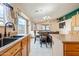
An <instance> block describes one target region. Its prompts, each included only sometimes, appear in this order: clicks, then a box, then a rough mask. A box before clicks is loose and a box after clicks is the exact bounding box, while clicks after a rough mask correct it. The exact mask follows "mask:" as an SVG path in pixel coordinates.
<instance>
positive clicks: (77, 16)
mask: <svg viewBox="0 0 79 59" xmlns="http://www.w3.org/2000/svg"><path fill="white" fill-rule="evenodd" d="M76 26H79V14H77V15H76Z"/></svg>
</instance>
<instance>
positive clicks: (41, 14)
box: [12, 3, 79, 21]
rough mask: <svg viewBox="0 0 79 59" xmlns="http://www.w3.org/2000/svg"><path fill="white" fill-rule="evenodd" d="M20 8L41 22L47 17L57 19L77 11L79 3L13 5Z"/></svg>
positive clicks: (32, 18)
mask: <svg viewBox="0 0 79 59" xmlns="http://www.w3.org/2000/svg"><path fill="white" fill-rule="evenodd" d="M12 5H13V6H16V7H18V8H20V9H21V10H22V11H23V12H24V13H25V14H26V15H27V16H28V17H29V18H30V19H31V20H35V21H41V20H44V18H45V17H46V16H48V17H49V19H52V20H54V19H56V18H59V17H61V16H63V15H65V14H68V13H69V12H71V11H73V10H75V9H77V8H78V7H79V3H13V4H12Z"/></svg>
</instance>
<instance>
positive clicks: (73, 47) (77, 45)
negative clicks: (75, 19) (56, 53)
mask: <svg viewBox="0 0 79 59" xmlns="http://www.w3.org/2000/svg"><path fill="white" fill-rule="evenodd" d="M63 48H64V49H63V52H64V53H63V54H64V56H79V42H64V44H63Z"/></svg>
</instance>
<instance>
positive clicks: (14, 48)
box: [0, 35, 30, 56]
mask: <svg viewBox="0 0 79 59" xmlns="http://www.w3.org/2000/svg"><path fill="white" fill-rule="evenodd" d="M20 39H21V40H19V41H18V42H17V43H14V44H12V45H11V46H10V47H7V45H5V46H6V47H7V48H5V49H4V50H2V51H0V56H28V55H29V51H30V35H28V36H25V37H23V38H20ZM9 44H11V43H9ZM9 44H8V45H9Z"/></svg>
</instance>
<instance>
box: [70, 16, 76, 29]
mask: <svg viewBox="0 0 79 59" xmlns="http://www.w3.org/2000/svg"><path fill="white" fill-rule="evenodd" d="M71 26H72V27H73V26H76V16H73V17H72V22H71Z"/></svg>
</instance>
